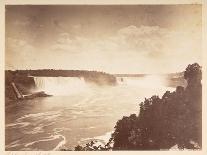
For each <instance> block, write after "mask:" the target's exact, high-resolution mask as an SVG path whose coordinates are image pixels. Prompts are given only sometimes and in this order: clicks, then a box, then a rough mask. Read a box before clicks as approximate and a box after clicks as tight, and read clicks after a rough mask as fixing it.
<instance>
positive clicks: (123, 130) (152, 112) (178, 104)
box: [75, 63, 202, 151]
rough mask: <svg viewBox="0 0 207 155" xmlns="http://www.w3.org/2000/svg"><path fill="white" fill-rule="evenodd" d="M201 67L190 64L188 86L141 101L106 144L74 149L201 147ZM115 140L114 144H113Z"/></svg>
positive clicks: (123, 119)
mask: <svg viewBox="0 0 207 155" xmlns="http://www.w3.org/2000/svg"><path fill="white" fill-rule="evenodd" d="M201 77H202V72H201V67H200V66H199V65H198V64H197V63H194V64H192V65H188V67H187V68H186V70H185V72H184V78H185V80H186V81H187V83H188V85H187V87H186V88H184V87H181V86H178V87H177V88H176V91H174V92H169V91H166V92H165V94H164V95H163V96H162V98H159V97H158V96H152V97H151V98H149V99H145V101H144V102H142V103H140V112H139V116H136V114H132V115H130V116H129V117H126V116H124V117H123V118H122V119H121V120H119V121H118V122H117V123H116V126H115V127H114V128H115V131H114V133H113V134H112V137H111V139H110V140H109V142H108V143H107V144H106V145H105V146H98V147H97V146H94V142H90V143H88V144H86V145H85V146H77V147H75V151H99V150H101V151H105V150H163V149H164V150H168V149H170V148H171V147H173V146H175V145H177V146H178V148H179V149H185V148H186V149H201V147H202V135H201V133H202V131H201V129H202V124H201V120H202V118H201V116H202V85H201ZM111 144H113V145H111Z"/></svg>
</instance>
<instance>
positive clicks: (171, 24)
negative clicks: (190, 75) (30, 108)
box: [5, 4, 202, 73]
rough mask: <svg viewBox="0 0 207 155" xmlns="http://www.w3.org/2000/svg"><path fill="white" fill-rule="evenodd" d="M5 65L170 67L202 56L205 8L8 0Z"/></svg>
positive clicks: (146, 69) (126, 70)
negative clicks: (10, 1) (13, 2)
mask: <svg viewBox="0 0 207 155" xmlns="http://www.w3.org/2000/svg"><path fill="white" fill-rule="evenodd" d="M5 24H6V25H5V27H6V36H5V40H6V51H5V55H6V58H5V61H6V64H5V66H6V69H12V70H14V69H68V70H71V69H73V70H97V71H104V72H108V73H170V72H179V71H183V70H184V69H185V68H186V66H187V65H188V64H190V63H194V62H198V63H199V64H201V62H202V59H201V56H202V52H201V51H202V47H201V41H202V10H201V5H199V4H194V5H190V4H188V5H187V4H185V5H184V4H183V5H65V6H63V5H53V6H51V5H50V6H49V5H42V6H41V5H39V6H38V5H7V6H6V21H5Z"/></svg>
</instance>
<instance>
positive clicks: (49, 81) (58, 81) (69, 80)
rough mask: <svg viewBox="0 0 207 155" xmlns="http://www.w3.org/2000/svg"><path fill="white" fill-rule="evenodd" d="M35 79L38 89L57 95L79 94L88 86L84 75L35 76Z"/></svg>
mask: <svg viewBox="0 0 207 155" xmlns="http://www.w3.org/2000/svg"><path fill="white" fill-rule="evenodd" d="M34 81H35V85H36V89H37V91H44V92H45V93H47V94H49V95H55V96H66V95H71V94H77V93H80V92H83V91H86V90H87V88H88V85H87V84H86V83H85V80H84V78H83V77H34Z"/></svg>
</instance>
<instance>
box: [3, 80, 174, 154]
mask: <svg viewBox="0 0 207 155" xmlns="http://www.w3.org/2000/svg"><path fill="white" fill-rule="evenodd" d="M62 81H63V82H62ZM118 81H119V82H118V85H117V86H96V85H92V84H87V83H85V82H84V80H83V79H78V78H74V77H73V78H67V77H65V78H63V77H59V78H58V77H57V78H55V77H54V78H52V77H51V78H48V77H47V78H46V77H42V78H39V79H36V85H37V87H38V88H39V90H44V91H45V92H46V93H48V94H51V95H53V96H52V97H39V98H35V99H32V100H22V101H16V102H14V103H13V104H12V105H11V104H10V105H9V106H6V109H5V112H6V130H5V136H6V150H7V151H19V150H28V151H31V150H43V151H50V150H59V149H60V148H61V147H63V146H65V147H67V148H71V149H72V148H74V146H76V145H78V144H85V143H86V142H88V141H90V140H92V139H97V140H99V141H100V142H101V143H105V142H106V141H107V140H108V138H109V137H110V134H111V132H113V130H114V126H115V124H116V122H117V120H119V119H121V118H122V117H123V116H129V115H130V114H132V113H135V114H138V113H139V103H140V102H141V101H143V100H144V98H145V97H151V96H152V95H155V94H156V95H159V96H160V97H161V95H162V94H163V93H164V92H165V91H166V90H170V91H173V90H174V89H175V88H171V87H167V86H166V81H165V79H161V78H160V77H158V76H147V77H140V78H123V81H121V80H120V79H118Z"/></svg>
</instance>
